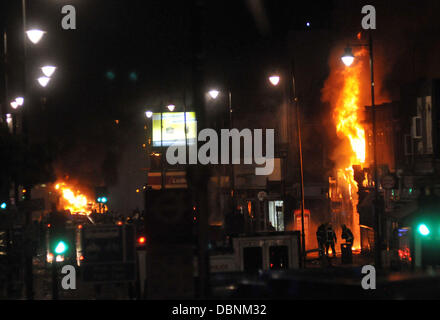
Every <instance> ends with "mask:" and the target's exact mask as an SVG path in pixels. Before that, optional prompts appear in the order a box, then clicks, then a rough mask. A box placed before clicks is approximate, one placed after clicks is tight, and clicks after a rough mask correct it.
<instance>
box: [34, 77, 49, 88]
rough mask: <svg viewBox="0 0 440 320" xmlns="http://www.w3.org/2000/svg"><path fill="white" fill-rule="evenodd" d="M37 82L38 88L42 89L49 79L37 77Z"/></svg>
mask: <svg viewBox="0 0 440 320" xmlns="http://www.w3.org/2000/svg"><path fill="white" fill-rule="evenodd" d="M37 80H38V83H39V84H40V86H42V87H43V88H46V86H47V85H48V84H49V81H50V78H49V77H39V78H38V79H37Z"/></svg>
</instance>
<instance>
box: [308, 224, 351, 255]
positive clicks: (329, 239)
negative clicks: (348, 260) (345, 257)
mask: <svg viewBox="0 0 440 320" xmlns="http://www.w3.org/2000/svg"><path fill="white" fill-rule="evenodd" d="M316 238H317V239H318V245H319V256H320V257H323V256H324V255H325V256H327V257H328V251H329V249H330V248H332V254H333V257H335V256H336V248H335V244H336V243H337V242H338V240H337V237H336V233H335V231H334V230H333V226H332V224H331V223H324V224H321V225H320V226H319V227H318V230H317V231H316ZM341 238H342V239H345V243H346V244H347V245H348V246H349V248H350V250H351V247H352V246H353V242H354V236H353V233H352V232H351V230H350V229H349V228H347V226H346V225H345V224H343V225H342V236H341Z"/></svg>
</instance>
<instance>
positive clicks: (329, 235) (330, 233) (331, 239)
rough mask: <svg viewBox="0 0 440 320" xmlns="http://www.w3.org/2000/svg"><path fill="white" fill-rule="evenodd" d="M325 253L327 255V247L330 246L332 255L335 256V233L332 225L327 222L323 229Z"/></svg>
mask: <svg viewBox="0 0 440 320" xmlns="http://www.w3.org/2000/svg"><path fill="white" fill-rule="evenodd" d="M325 238H326V239H325V240H326V241H325V255H326V256H328V249H329V248H330V247H331V248H332V252H333V257H336V248H335V243H337V239H336V233H335V231H334V230H333V226H332V224H331V223H329V224H328V225H327V227H326V229H325Z"/></svg>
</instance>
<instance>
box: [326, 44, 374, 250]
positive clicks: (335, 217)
mask: <svg viewBox="0 0 440 320" xmlns="http://www.w3.org/2000/svg"><path fill="white" fill-rule="evenodd" d="M355 55H356V57H363V56H366V55H367V51H366V50H365V49H360V50H358V51H357V52H356V53H355ZM363 67H364V59H362V58H361V59H356V62H355V63H353V65H352V66H351V67H349V68H347V67H345V66H344V65H342V64H341V65H340V66H339V67H337V68H332V72H331V75H330V77H329V79H328V80H327V82H326V87H325V89H324V100H327V101H328V102H330V105H331V107H332V115H333V120H334V125H335V127H336V132H337V135H338V137H339V138H340V139H341V140H342V141H343V144H342V145H341V146H339V148H338V150H335V153H336V154H335V155H334V158H335V164H336V167H335V171H334V174H333V176H332V177H330V178H329V183H330V192H329V193H330V194H329V197H330V199H331V202H332V221H331V222H332V223H333V224H334V227H335V228H336V229H339V228H340V226H341V225H342V224H345V225H347V226H348V227H350V228H351V230H352V231H353V234H354V238H355V242H354V245H353V250H360V249H361V245H360V225H359V214H358V212H357V205H358V193H357V192H358V183H357V182H356V181H355V179H354V166H360V167H363V166H364V165H365V163H366V159H367V155H366V150H367V148H366V136H365V130H364V127H363V124H362V121H363V119H362V116H363V114H362V112H361V110H362V107H363V105H362V104H361V98H360V97H361V88H362V86H361V82H362V79H361V74H362V70H363ZM329 90H331V91H333V93H332V94H331V95H329V94H328V93H329ZM335 92H336V93H335ZM368 183H369V182H368V177H367V176H366V177H365V181H364V184H368Z"/></svg>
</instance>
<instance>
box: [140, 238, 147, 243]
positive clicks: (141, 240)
mask: <svg viewBox="0 0 440 320" xmlns="http://www.w3.org/2000/svg"><path fill="white" fill-rule="evenodd" d="M146 242H147V239H146V238H145V237H139V238H138V243H139V244H145V243H146Z"/></svg>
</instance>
